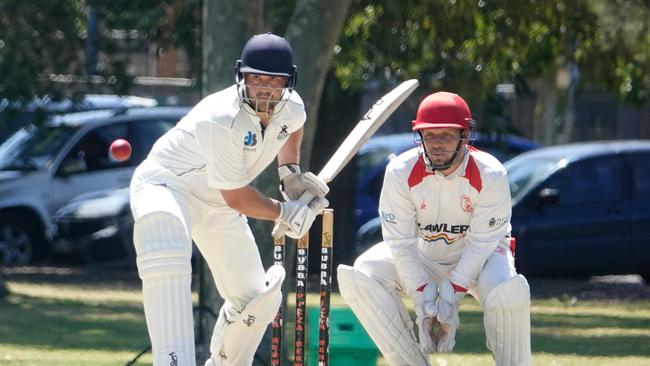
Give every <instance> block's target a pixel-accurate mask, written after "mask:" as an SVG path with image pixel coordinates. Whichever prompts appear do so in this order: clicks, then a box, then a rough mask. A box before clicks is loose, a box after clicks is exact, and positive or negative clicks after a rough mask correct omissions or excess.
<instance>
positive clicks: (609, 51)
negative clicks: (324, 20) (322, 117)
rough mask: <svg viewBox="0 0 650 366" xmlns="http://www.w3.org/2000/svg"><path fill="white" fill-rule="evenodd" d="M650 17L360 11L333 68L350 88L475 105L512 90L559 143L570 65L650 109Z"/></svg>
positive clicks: (588, 11)
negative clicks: (561, 81) (415, 90)
mask: <svg viewBox="0 0 650 366" xmlns="http://www.w3.org/2000/svg"><path fill="white" fill-rule="evenodd" d="M614 9H616V10H614ZM621 13H623V14H625V15H621ZM422 14H425V15H424V16H423V15H422ZM648 15H649V14H648V4H647V2H643V1H624V0H618V1H616V2H614V3H612V2H608V1H594V2H592V1H553V2H550V1H542V0H531V1H527V2H526V3H525V4H524V3H521V2H520V1H517V0H507V1H502V2H496V3H495V2H488V1H471V0H458V1H446V0H434V1H427V2H420V1H410V0H407V1H402V2H399V3H396V2H391V1H386V0H383V1H371V2H368V1H355V2H354V3H353V5H352V9H351V12H350V16H349V18H348V21H347V22H346V26H345V29H344V32H343V37H342V39H341V41H340V47H341V49H340V52H338V53H337V55H336V57H335V59H334V68H335V71H336V76H337V78H338V79H339V81H340V82H341V85H342V87H343V88H359V87H360V86H362V85H364V83H366V82H367V81H369V80H384V81H388V80H391V79H392V78H396V77H397V78H408V77H419V78H420V81H421V83H422V85H423V86H424V88H420V90H431V89H451V90H456V91H458V92H460V93H461V94H463V95H465V96H467V97H468V99H470V100H471V101H474V104H476V101H479V100H484V99H486V98H487V97H488V96H489V95H490V94H492V93H493V91H494V90H495V86H496V85H497V84H500V83H504V82H514V84H515V86H516V87H517V92H518V93H524V94H525V93H530V94H534V95H536V96H537V98H536V101H537V107H536V111H537V113H536V120H537V122H536V123H535V136H534V137H535V138H536V139H537V140H539V141H542V142H545V143H554V142H555V141H554V140H555V137H556V136H555V133H554V132H555V124H556V117H557V114H558V112H557V111H556V107H557V105H558V103H559V100H561V99H564V98H565V97H566V96H565V95H560V93H561V92H562V90H560V89H561V87H560V86H558V85H557V82H556V80H557V78H558V74H559V73H562V72H564V70H566V69H567V67H568V66H569V65H571V64H574V65H575V66H576V67H577V68H578V69H579V70H582V71H583V73H584V74H585V76H587V75H588V78H589V83H590V84H591V85H592V86H595V87H599V88H602V89H603V90H606V91H610V92H614V93H615V94H616V95H617V96H618V97H619V99H620V100H621V101H623V102H628V103H636V104H639V103H643V102H645V101H647V99H648V91H649V90H650V81H649V80H648V75H649V74H648V71H650V61H649V60H648V54H649V53H648V45H649V40H648V31H647V29H648V19H650V17H649V16H648ZM621 18H622V19H626V20H629V22H627V21H621ZM371 60H372V61H371ZM604 60H607V61H608V62H604ZM484 127H485V126H484Z"/></svg>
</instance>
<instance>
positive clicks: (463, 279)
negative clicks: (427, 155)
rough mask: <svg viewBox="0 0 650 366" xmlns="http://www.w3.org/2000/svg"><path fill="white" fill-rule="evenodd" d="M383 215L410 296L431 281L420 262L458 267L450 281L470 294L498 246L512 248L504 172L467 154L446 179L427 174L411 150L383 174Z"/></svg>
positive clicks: (487, 159)
mask: <svg viewBox="0 0 650 366" xmlns="http://www.w3.org/2000/svg"><path fill="white" fill-rule="evenodd" d="M379 214H380V216H381V223H382V232H383V236H384V240H385V241H386V242H387V244H388V246H389V247H390V248H391V251H392V253H393V257H394V259H395V265H396V267H397V271H398V273H399V275H400V278H401V280H402V282H403V284H404V285H405V286H406V289H405V290H406V291H407V292H408V293H411V292H413V291H415V290H416V289H417V288H418V287H420V286H421V285H423V284H425V283H426V282H427V276H426V274H425V272H424V270H423V269H422V268H423V267H422V266H423V265H426V264H424V263H426V260H425V261H422V260H421V258H420V256H423V257H424V258H426V259H428V260H429V261H432V262H434V263H439V264H442V265H452V266H453V265H455V267H453V268H454V270H453V271H452V275H451V280H452V281H453V282H455V283H457V284H459V285H461V286H463V287H465V288H467V287H468V286H469V285H470V283H472V281H475V280H476V278H477V276H478V274H479V272H480V270H481V268H482V267H483V264H484V263H485V261H486V260H487V258H488V256H489V255H490V254H491V253H492V252H493V251H494V250H495V248H496V247H497V245H498V244H500V243H502V245H504V246H506V248H507V245H508V242H507V240H506V239H505V237H506V235H507V234H509V233H510V230H511V229H510V216H511V203H510V189H509V186H508V179H507V174H506V170H505V168H504V167H503V165H501V163H500V162H499V161H498V160H497V159H496V158H494V157H493V156H492V155H490V154H488V153H485V152H482V151H479V150H476V149H474V148H471V147H470V152H469V153H467V154H466V155H465V157H464V159H463V162H462V164H461V165H460V166H459V167H458V168H457V169H456V170H455V171H454V172H453V173H451V174H450V175H449V176H444V175H443V174H442V173H440V172H437V171H436V172H431V171H428V169H427V168H426V165H425V163H424V160H423V157H422V154H421V153H420V148H419V147H418V148H414V149H411V150H409V151H407V152H405V153H403V154H401V155H399V156H398V157H396V158H395V159H393V160H392V161H391V162H390V163H389V165H388V167H387V168H386V173H385V176H384V184H383V188H382V192H381V198H380V202H379Z"/></svg>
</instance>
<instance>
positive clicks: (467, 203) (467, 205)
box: [460, 194, 474, 214]
mask: <svg viewBox="0 0 650 366" xmlns="http://www.w3.org/2000/svg"><path fill="white" fill-rule="evenodd" d="M460 208H462V209H463V211H465V212H467V213H470V214H471V213H474V207H473V206H472V199H471V198H469V197H468V196H467V195H465V194H464V195H462V196H460Z"/></svg>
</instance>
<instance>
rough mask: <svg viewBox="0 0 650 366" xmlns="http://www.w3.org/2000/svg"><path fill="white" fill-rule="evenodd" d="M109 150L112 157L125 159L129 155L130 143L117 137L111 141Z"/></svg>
mask: <svg viewBox="0 0 650 366" xmlns="http://www.w3.org/2000/svg"><path fill="white" fill-rule="evenodd" d="M109 151H110V153H111V157H112V158H113V159H115V160H117V161H125V160H128V159H129V158H130V157H131V144H129V142H128V141H126V140H124V139H117V140H115V141H113V143H112V144H111V147H110V149H109Z"/></svg>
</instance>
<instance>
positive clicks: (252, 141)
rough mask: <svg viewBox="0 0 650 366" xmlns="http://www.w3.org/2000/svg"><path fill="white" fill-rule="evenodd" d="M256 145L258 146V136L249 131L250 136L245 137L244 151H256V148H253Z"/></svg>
mask: <svg viewBox="0 0 650 366" xmlns="http://www.w3.org/2000/svg"><path fill="white" fill-rule="evenodd" d="M255 145H257V135H256V134H254V133H253V131H248V134H247V135H246V136H245V137H244V150H246V151H255V150H256V148H254V147H253V146H255Z"/></svg>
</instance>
